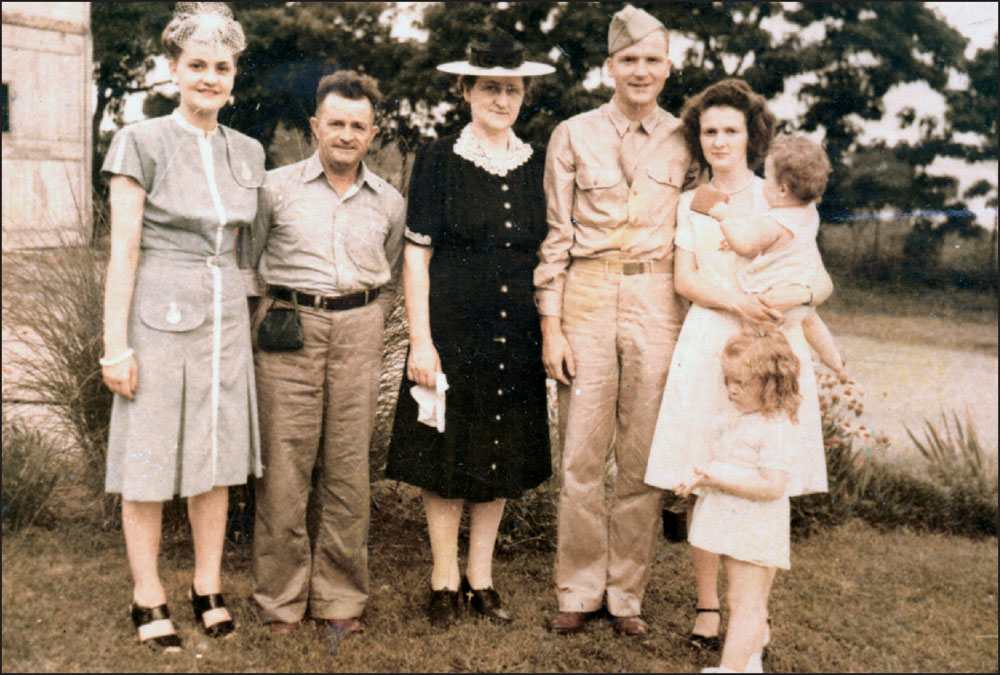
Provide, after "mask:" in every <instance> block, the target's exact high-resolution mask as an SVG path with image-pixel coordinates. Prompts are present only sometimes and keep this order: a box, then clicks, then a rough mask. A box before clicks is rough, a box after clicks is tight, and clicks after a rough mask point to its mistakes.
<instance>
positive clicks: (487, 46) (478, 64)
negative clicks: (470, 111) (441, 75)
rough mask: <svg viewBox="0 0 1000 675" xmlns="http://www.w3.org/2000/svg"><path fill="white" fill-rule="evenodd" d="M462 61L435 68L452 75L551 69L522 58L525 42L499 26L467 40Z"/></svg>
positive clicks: (543, 72)
mask: <svg viewBox="0 0 1000 675" xmlns="http://www.w3.org/2000/svg"><path fill="white" fill-rule="evenodd" d="M468 52H469V58H468V59H467V60H465V61H451V62H450V63H442V64H441V65H440V66H438V67H437V69H438V70H441V71H444V72H446V73H452V74H455V75H476V76H484V75H492V76H494V77H534V76H536V75H548V74H549V73H554V72H555V70H556V69H555V68H554V67H553V66H550V65H548V64H546V63H539V62H538V61H525V60H524V45H522V44H521V43H520V42H518V41H517V40H515V39H514V38H513V36H511V35H510V33H508V32H506V31H504V30H501V29H500V28H488V29H484V30H483V31H481V32H480V34H479V35H478V36H476V37H475V38H473V40H472V41H471V42H470V43H469V49H468Z"/></svg>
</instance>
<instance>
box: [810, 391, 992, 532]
mask: <svg viewBox="0 0 1000 675" xmlns="http://www.w3.org/2000/svg"><path fill="white" fill-rule="evenodd" d="M817 384H818V386H819V394H820V408H821V411H822V415H823V438H824V444H825V450H826V461H827V475H828V478H829V492H827V493H823V494H813V495H806V496H803V497H797V498H795V499H793V500H792V530H793V532H794V533H795V534H797V535H799V536H808V535H809V534H812V533H814V532H816V531H818V530H821V529H826V528H829V527H834V526H837V525H841V524H843V523H845V522H847V521H848V520H850V519H851V518H861V519H863V520H865V521H867V522H868V523H869V524H871V525H873V526H875V527H877V528H880V529H891V528H908V529H912V530H916V531H924V532H942V533H948V534H957V535H963V536H970V537H982V536H996V534H997V474H996V467H993V466H992V465H991V464H990V462H989V461H988V460H987V456H986V453H985V452H984V451H983V448H982V446H981V445H980V444H979V440H978V437H977V436H976V432H975V428H974V426H973V424H972V420H971V418H970V417H969V416H968V414H966V420H965V423H964V425H963V423H962V422H961V421H960V420H959V418H958V416H957V415H954V414H953V422H954V428H952V427H951V426H950V425H949V422H948V419H947V417H946V416H944V415H942V425H941V427H940V428H938V427H936V426H935V425H934V424H932V423H931V422H929V421H925V434H924V438H923V440H920V439H918V438H917V437H916V435H915V434H914V433H913V432H912V431H910V430H909V429H907V432H908V433H909V435H910V439H911V440H912V441H913V443H914V445H915V447H916V449H917V451H918V452H919V453H920V455H921V458H922V460H923V461H922V462H920V465H917V466H913V465H910V466H907V467H902V466H898V465H894V464H892V463H889V462H887V461H884V460H883V458H884V456H885V451H886V449H887V448H888V438H887V437H886V436H884V435H880V436H874V435H873V434H872V432H871V431H869V430H868V429H866V428H865V427H864V426H862V425H858V424H857V423H856V421H855V418H856V417H857V416H859V415H861V413H862V412H863V410H864V402H863V390H862V389H861V388H860V387H859V386H858V385H857V384H856V383H855V382H853V381H851V380H850V379H848V378H847V377H844V376H841V377H836V376H833V375H831V374H829V373H825V372H823V373H817Z"/></svg>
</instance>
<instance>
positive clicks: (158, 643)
mask: <svg viewBox="0 0 1000 675" xmlns="http://www.w3.org/2000/svg"><path fill="white" fill-rule="evenodd" d="M129 614H130V615H131V616H132V623H133V625H135V629H136V631H137V632H138V634H139V644H143V645H146V646H147V647H151V648H153V649H160V650H163V652H164V653H167V654H171V653H175V652H179V651H180V650H181V639H180V637H179V636H178V635H177V630H176V629H175V628H174V623H173V622H172V621H171V620H170V612H169V611H168V610H167V605H166V604H162V605H160V606H159V607H140V606H139V605H137V604H135V602H134V601H133V602H132V604H131V605H130V606H129ZM161 621H166V622H167V624H169V628H170V632H169V633H161V632H160V631H162V630H163V629H165V628H167V626H166V625H165V624H161V623H159V622H161ZM154 624H159V625H155V626H154ZM150 633H159V635H152V636H151V635H150Z"/></svg>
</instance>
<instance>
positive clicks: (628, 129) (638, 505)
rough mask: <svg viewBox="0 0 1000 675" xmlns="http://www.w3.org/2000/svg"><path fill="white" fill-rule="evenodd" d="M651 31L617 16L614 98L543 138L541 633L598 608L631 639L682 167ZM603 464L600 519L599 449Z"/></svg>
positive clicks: (644, 556)
mask: <svg viewBox="0 0 1000 675" xmlns="http://www.w3.org/2000/svg"><path fill="white" fill-rule="evenodd" d="M668 47H669V38H668V35H667V30H666V28H665V27H664V26H663V24H662V23H660V21H658V20H657V19H656V18H654V17H653V16H651V15H650V14H648V13H646V12H644V11H642V10H639V9H636V8H634V7H632V6H626V7H625V8H624V9H622V10H621V11H620V12H618V13H617V14H615V16H614V17H613V18H612V21H611V27H610V30H609V32H608V53H609V54H610V56H609V57H608V60H607V63H606V65H607V69H608V72H609V73H610V75H611V76H612V77H613V78H614V80H615V95H614V98H613V99H612V100H611V101H610V102H609V103H606V104H604V105H602V106H601V107H600V108H597V109H595V110H591V111H589V112H585V113H582V114H580V115H577V116H575V117H573V118H571V119H569V120H566V121H565V122H563V123H562V124H560V125H559V126H558V127H556V129H555V131H554V132H553V133H552V138H551V140H550V141H549V146H548V152H547V159H546V169H545V197H546V201H547V220H548V226H549V233H548V236H547V237H546V239H545V241H544V242H543V243H542V246H541V248H540V250H539V258H540V260H541V263H540V264H539V265H538V267H537V268H536V270H535V287H536V295H535V299H536V303H537V305H538V311H539V314H541V322H542V335H543V361H544V364H545V368H546V372H547V374H548V376H549V377H552V378H554V379H556V380H557V381H558V382H559V429H560V434H561V436H562V439H563V451H562V466H561V472H562V488H561V492H560V495H559V511H558V545H557V550H556V560H555V582H556V595H557V598H558V602H559V611H558V613H557V614H556V615H554V616H553V617H552V618H551V619H550V620H549V629H550V630H552V631H553V632H557V633H572V632H576V631H578V630H581V629H582V628H583V627H584V624H585V622H586V620H587V619H588V618H590V617H592V616H593V615H594V614H595V612H597V611H598V610H599V609H600V608H601V605H602V602H603V603H604V604H605V605H606V607H607V609H608V611H609V612H610V613H611V614H612V615H613V616H614V617H615V623H614V627H615V630H616V631H618V632H619V633H621V634H624V635H642V634H644V633H646V632H647V631H648V630H649V626H648V624H647V623H646V622H645V621H644V620H643V618H642V616H641V610H642V597H643V593H644V592H645V588H646V584H647V582H648V581H649V575H650V568H651V566H652V561H653V555H654V552H655V544H656V537H657V532H658V529H659V519H660V493H659V491H658V490H656V489H654V488H652V487H650V486H648V485H646V484H645V483H644V482H643V476H644V475H645V472H646V460H647V458H648V456H649V447H650V442H651V440H652V435H653V430H654V429H655V426H656V416H657V412H658V410H659V407H660V398H661V397H662V394H663V387H664V384H665V383H666V378H667V369H668V367H669V365H670V356H671V354H672V352H673V348H674V345H675V344H676V340H677V335H678V334H679V332H680V327H681V321H682V319H683V312H682V309H681V306H680V304H679V303H678V300H677V297H676V296H675V295H674V289H673V243H674V227H675V223H676V216H677V203H678V198H679V197H680V194H681V191H682V189H683V187H684V186H685V183H686V182H693V181H691V179H692V178H693V176H689V175H688V169H689V165H690V163H691V159H690V156H689V153H688V150H687V148H686V146H685V142H684V135H683V126H682V124H681V122H680V120H678V119H677V118H676V117H674V116H672V115H670V114H669V113H667V112H666V111H664V110H663V109H662V108H660V107H659V106H658V105H657V97H658V96H659V94H660V92H661V91H662V90H663V86H664V84H665V83H666V80H667V78H668V76H669V75H670V65H671V64H670V60H669V58H668ZM612 444H613V447H614V452H615V460H616V464H617V469H618V472H617V478H616V485H615V494H614V498H613V500H612V503H611V507H610V513H609V512H608V510H607V508H606V507H605V502H604V481H605V473H606V470H605V469H606V458H607V455H608V450H609V449H610V448H611V447H612Z"/></svg>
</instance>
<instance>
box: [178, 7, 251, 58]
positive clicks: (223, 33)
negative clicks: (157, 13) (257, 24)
mask: <svg viewBox="0 0 1000 675" xmlns="http://www.w3.org/2000/svg"><path fill="white" fill-rule="evenodd" d="M163 33H164V38H165V39H169V41H170V42H172V43H173V44H174V45H176V46H177V47H179V48H181V49H183V48H184V45H186V44H187V43H188V42H197V43H199V44H204V45H209V46H213V47H215V46H224V47H228V48H229V49H231V50H233V53H234V54H239V53H240V52H242V51H243V50H245V49H246V47H247V40H246V37H245V36H244V34H243V27H242V26H240V24H239V22H238V21H236V19H235V18H234V17H233V12H232V10H231V9H229V7H227V6H226V4H225V3H224V2H178V3H177V4H176V5H175V6H174V16H173V18H172V19H171V20H170V23H169V24H167V27H166V29H165V30H164V31H163Z"/></svg>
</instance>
